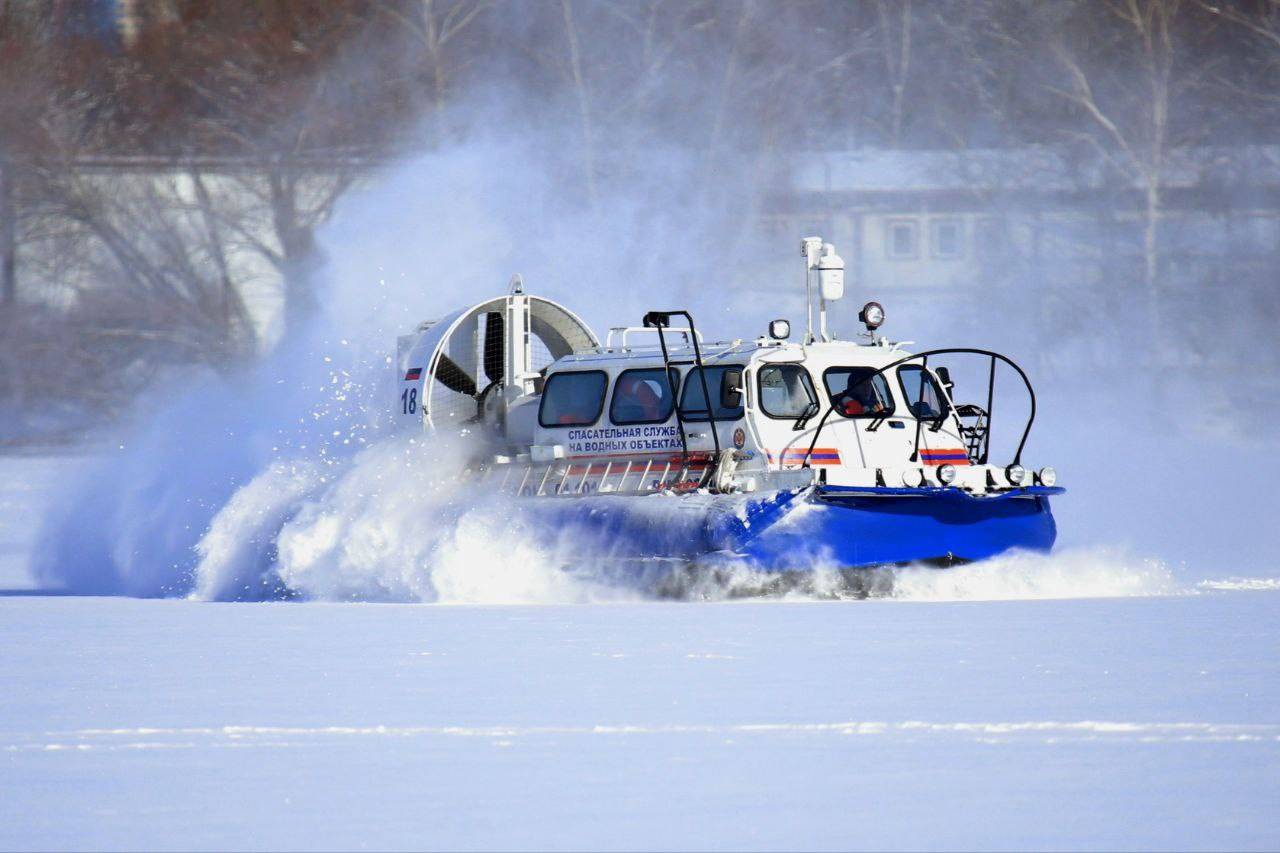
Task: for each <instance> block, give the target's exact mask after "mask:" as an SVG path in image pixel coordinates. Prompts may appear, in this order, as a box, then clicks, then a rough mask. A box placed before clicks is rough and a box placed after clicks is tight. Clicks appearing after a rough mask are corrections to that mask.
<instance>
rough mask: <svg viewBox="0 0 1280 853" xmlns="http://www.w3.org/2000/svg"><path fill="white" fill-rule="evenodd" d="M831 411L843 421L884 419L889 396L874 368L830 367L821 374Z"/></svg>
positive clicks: (890, 401)
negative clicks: (834, 411)
mask: <svg viewBox="0 0 1280 853" xmlns="http://www.w3.org/2000/svg"><path fill="white" fill-rule="evenodd" d="M822 381H823V382H824V383H825V384H826V386H827V393H828V394H829V395H830V396H831V408H833V409H835V410H836V413H837V414H839V415H843V416H844V417H846V418H887V417H889V416H890V415H892V414H893V410H894V404H893V394H892V393H890V391H889V382H888V380H886V379H885V378H884V374H883V373H877V372H876V369H875V368H874V367H832V368H830V369H829V370H827V371H826V372H825V373H823V374H822Z"/></svg>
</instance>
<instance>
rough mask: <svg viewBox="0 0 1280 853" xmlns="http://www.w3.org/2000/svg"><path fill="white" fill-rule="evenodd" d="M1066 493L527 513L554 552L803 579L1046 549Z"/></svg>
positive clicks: (600, 504)
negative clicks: (1057, 502) (833, 570)
mask: <svg viewBox="0 0 1280 853" xmlns="http://www.w3.org/2000/svg"><path fill="white" fill-rule="evenodd" d="M1062 491H1063V490H1062V489H1058V488H1054V489H1045V488H1027V489H1020V490H1017V491H1014V492H1010V493H1007V494H1004V495H1000V496H997V497H984V498H974V497H970V496H969V495H967V494H966V493H964V492H962V491H960V490H959V489H945V488H936V489H892V488H875V489H872V488H865V489H853V488H840V487H820V488H819V489H818V490H816V491H803V492H775V493H772V494H769V495H766V496H762V497H754V496H733V497H724V498H719V499H707V497H706V496H682V497H675V496H651V497H640V498H637V497H614V496H607V495H597V496H591V497H586V496H584V497H581V498H552V499H546V498H541V499H534V500H532V501H531V502H530V503H531V504H536V505H537V506H536V512H537V517H538V522H537V523H536V524H535V527H537V528H540V529H543V530H545V531H547V532H548V535H551V536H553V537H554V538H555V540H556V545H557V547H558V548H559V549H560V552H561V553H566V552H567V553H580V554H582V555H583V556H584V557H589V558H592V559H602V558H603V559H606V560H607V559H609V558H619V559H637V558H640V559H678V560H708V559H710V560H711V561H712V562H717V563H718V562H722V561H723V562H726V563H744V562H745V563H746V564H748V565H750V566H751V567H753V568H755V569H758V570H762V571H804V570H810V569H813V568H816V567H818V566H827V567H830V566H837V567H846V568H851V567H859V566H875V565H884V564H887V563H907V562H912V561H917V560H931V559H939V558H946V557H954V558H958V559H962V560H981V559H985V558H987V557H992V556H995V555H997V554H1000V553H1002V552H1004V551H1008V550H1010V549H1014V548H1018V549H1025V550H1035V551H1047V550H1049V549H1050V548H1051V547H1052V546H1053V542H1054V539H1055V538H1056V536H1057V529H1056V526H1055V525H1054V521H1053V515H1052V513H1051V512H1050V510H1049V496H1050V495H1054V494H1060V493H1061V492H1062ZM529 508H530V509H534V507H532V506H530V507H529ZM544 513H545V514H544Z"/></svg>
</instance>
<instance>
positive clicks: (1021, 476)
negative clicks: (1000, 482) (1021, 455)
mask: <svg viewBox="0 0 1280 853" xmlns="http://www.w3.org/2000/svg"><path fill="white" fill-rule="evenodd" d="M1004 476H1005V478H1006V479H1008V481H1009V482H1010V483H1012V484H1013V485H1015V486H1021V485H1022V481H1023V480H1025V479H1027V469H1026V468H1023V467H1022V466H1021V465H1010V466H1009V467H1008V468H1005V469H1004Z"/></svg>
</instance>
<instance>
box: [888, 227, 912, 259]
mask: <svg viewBox="0 0 1280 853" xmlns="http://www.w3.org/2000/svg"><path fill="white" fill-rule="evenodd" d="M886 236H887V239H886V242H885V254H886V255H887V256H888V257H889V259H890V260H894V261H907V260H911V259H913V258H915V257H916V256H917V255H918V254H919V253H920V231H919V228H918V227H917V225H916V223H915V222H914V221H913V220H910V219H891V220H889V225H888V231H887V232H886Z"/></svg>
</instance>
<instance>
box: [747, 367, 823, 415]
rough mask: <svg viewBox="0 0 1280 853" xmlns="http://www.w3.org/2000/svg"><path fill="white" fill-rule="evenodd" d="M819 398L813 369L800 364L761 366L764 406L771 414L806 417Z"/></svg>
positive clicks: (761, 392)
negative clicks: (811, 371) (809, 369)
mask: <svg viewBox="0 0 1280 853" xmlns="http://www.w3.org/2000/svg"><path fill="white" fill-rule="evenodd" d="M817 402H818V395H817V394H815V393H814V391H813V380H812V379H810V378H809V371H807V370H805V369H804V368H803V367H801V366H800V365H798V364H769V365H766V366H764V367H761V368H760V410H761V411H763V412H764V413H765V414H766V415H768V416H769V417H771V418H787V419H791V420H794V419H796V418H800V417H803V416H804V415H805V414H806V413H808V412H809V410H810V408H811V407H812V406H813V405H814V404H815V403H817Z"/></svg>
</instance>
